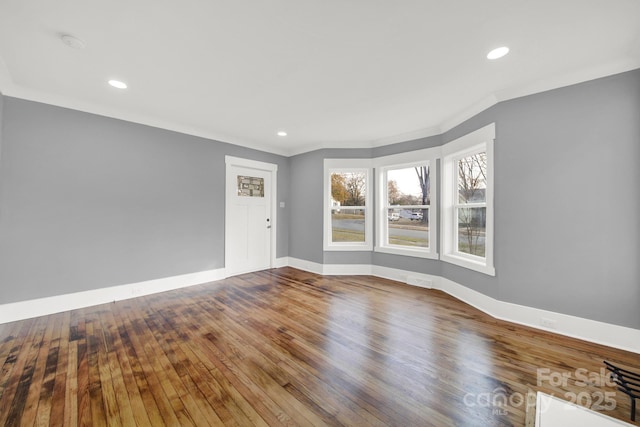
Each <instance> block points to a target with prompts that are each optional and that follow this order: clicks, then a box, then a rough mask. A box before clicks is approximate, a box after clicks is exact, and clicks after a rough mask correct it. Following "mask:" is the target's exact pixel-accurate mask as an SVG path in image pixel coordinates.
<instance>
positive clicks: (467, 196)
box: [458, 152, 487, 203]
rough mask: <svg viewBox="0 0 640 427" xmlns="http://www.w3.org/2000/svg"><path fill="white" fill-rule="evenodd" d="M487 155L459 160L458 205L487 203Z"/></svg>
mask: <svg viewBox="0 0 640 427" xmlns="http://www.w3.org/2000/svg"><path fill="white" fill-rule="evenodd" d="M486 191H487V153H485V152H482V153H477V154H474V155H472V156H468V157H464V158H462V159H460V160H458V203H482V202H484V201H486Z"/></svg>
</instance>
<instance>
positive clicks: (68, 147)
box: [0, 97, 290, 304]
mask: <svg viewBox="0 0 640 427" xmlns="http://www.w3.org/2000/svg"><path fill="white" fill-rule="evenodd" d="M2 123H3V131H2V156H1V157H0V182H1V186H0V209H1V210H0V304H1V303H8V302H14V301H20V300H27V299H33V298H39V297H45V296H50V295H60V294H65V293H70V292H78V291H85V290H90V289H96V288H102V287H107V286H114V285H120V284H128V283H135V282H139V281H144V280H150V279H156V278H162V277H169V276H174V275H179V274H186V273H193V272H198V271H204V270H209V269H216V268H221V267H223V266H224V199H225V196H224V194H225V189H224V182H225V160H224V156H225V155H227V154H228V155H233V156H238V157H245V158H249V159H253V160H260V161H265V162H271V163H276V164H278V199H279V201H284V202H285V203H286V204H287V205H288V204H289V180H290V176H289V159H288V158H285V157H281V156H277V155H273V154H268V153H263V152H259V151H255V150H250V149H246V148H242V147H238V146H234V145H230V144H225V143H220V142H216V141H211V140H207V139H203V138H197V137H193V136H188V135H184V134H180V133H176V132H171V131H166V130H161V129H157V128H153V127H148V126H143V125H139V124H134V123H129V122H125V121H121V120H115V119H110V118H106V117H102V116H97V115H92V114H88V113H83V112H78V111H74V110H68V109H64V108H59V107H54V106H50V105H45V104H39V103H35V102H30V101H25V100H20V99H15V98H10V97H5V98H4V109H3V113H2ZM288 213H289V209H288V207H287V208H284V209H282V208H278V220H279V225H280V226H279V227H278V247H277V256H279V257H281V256H286V255H287V254H288V250H289V249H288V241H289V238H288V223H289V214H288Z"/></svg>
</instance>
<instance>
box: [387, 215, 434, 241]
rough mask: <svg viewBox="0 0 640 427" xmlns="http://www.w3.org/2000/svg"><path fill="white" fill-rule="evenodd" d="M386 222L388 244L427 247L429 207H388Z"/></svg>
mask: <svg viewBox="0 0 640 427" xmlns="http://www.w3.org/2000/svg"><path fill="white" fill-rule="evenodd" d="M407 214H409V215H410V216H409V217H408V216H407ZM387 222H388V225H389V227H388V230H389V242H388V243H389V244H390V245H400V246H412V247H421V248H428V247H429V209H412V210H408V209H389V210H388V212H387Z"/></svg>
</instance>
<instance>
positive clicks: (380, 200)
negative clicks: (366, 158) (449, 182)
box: [374, 147, 441, 259]
mask: <svg viewBox="0 0 640 427" xmlns="http://www.w3.org/2000/svg"><path fill="white" fill-rule="evenodd" d="M440 153H441V150H440V147H436V148H428V149H424V150H416V151H409V152H406V153H400V154H394V155H390V156H384V157H377V158H375V159H374V167H375V170H376V246H375V249H374V250H375V251H376V252H382V253H389V254H394V255H404V256H412V257H419V258H430V259H437V258H438V242H437V235H438V233H437V228H438V226H437V210H438V200H437V197H436V191H435V190H436V189H437V188H438V174H437V171H436V162H437V159H438V158H439V157H440ZM425 163H428V164H429V168H430V175H429V176H430V179H431V194H430V201H431V204H430V205H429V247H428V248H412V247H408V246H402V245H392V244H389V243H388V233H389V228H388V223H389V221H388V219H387V209H388V208H389V206H387V202H388V194H387V192H388V186H387V172H388V171H389V170H393V169H402V168H408V167H414V166H422V165H424V164H425Z"/></svg>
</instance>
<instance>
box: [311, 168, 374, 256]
mask: <svg viewBox="0 0 640 427" xmlns="http://www.w3.org/2000/svg"><path fill="white" fill-rule="evenodd" d="M334 172H337V173H342V172H364V173H365V180H366V187H365V206H348V207H347V208H348V209H358V208H360V209H364V224H365V227H364V242H333V241H332V228H331V210H332V208H333V206H332V204H331V174H332V173H334ZM323 209H324V212H323V218H324V221H323V247H324V250H325V251H372V250H373V211H374V206H373V174H372V169H371V160H370V159H325V160H324V203H323Z"/></svg>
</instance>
